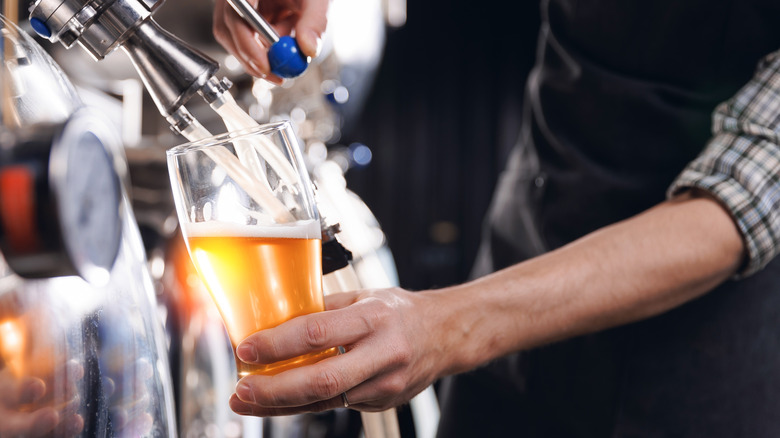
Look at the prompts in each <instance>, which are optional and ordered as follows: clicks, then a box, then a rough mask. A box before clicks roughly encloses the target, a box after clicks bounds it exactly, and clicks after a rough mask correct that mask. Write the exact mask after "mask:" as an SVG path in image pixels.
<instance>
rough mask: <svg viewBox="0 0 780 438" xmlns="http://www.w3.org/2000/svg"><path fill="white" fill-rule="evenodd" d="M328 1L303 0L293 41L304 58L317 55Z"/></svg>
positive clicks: (326, 22)
mask: <svg viewBox="0 0 780 438" xmlns="http://www.w3.org/2000/svg"><path fill="white" fill-rule="evenodd" d="M329 3H330V2H329V0H304V1H303V8H302V10H301V16H300V18H299V19H298V23H297V24H296V25H295V39H296V41H298V46H299V47H300V48H301V51H302V52H303V54H304V55H306V56H311V57H312V58H314V57H316V56H317V55H319V50H320V44H321V42H320V39H321V38H322V34H323V32H325V28H326V27H327V24H328V16H327V14H328V6H329Z"/></svg>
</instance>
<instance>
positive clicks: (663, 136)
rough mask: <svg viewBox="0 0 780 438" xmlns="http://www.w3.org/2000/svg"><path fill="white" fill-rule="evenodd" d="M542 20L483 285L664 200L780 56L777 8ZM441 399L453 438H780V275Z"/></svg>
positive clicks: (597, 11) (552, 352)
mask: <svg viewBox="0 0 780 438" xmlns="http://www.w3.org/2000/svg"><path fill="white" fill-rule="evenodd" d="M542 16H543V20H542V28H541V33H540V44H539V54H538V59H537V65H536V67H535V68H534V71H533V72H532V74H531V76H530V79H529V81H528V87H527V93H526V102H525V107H526V111H525V113H524V118H523V126H522V135H521V139H520V141H519V142H518V145H517V147H516V148H515V150H514V151H513V153H512V155H511V157H510V159H509V163H508V165H507V169H506V171H505V172H504V173H503V174H502V176H501V178H500V180H499V184H498V187H497V191H496V194H495V196H494V199H493V204H492V206H491V210H490V212H489V216H488V219H487V221H486V228H485V234H484V239H483V244H482V247H481V248H480V254H479V256H478V260H477V263H476V266H475V275H484V274H486V273H488V272H491V271H495V270H498V269H501V268H504V267H506V266H509V265H512V264H514V263H517V262H519V261H522V260H525V259H527V258H530V257H533V256H536V255H538V254H540V253H542V252H545V251H548V250H551V249H554V248H557V247H559V246H561V245H564V244H566V243H568V242H571V241H572V240H575V239H577V238H579V237H581V236H583V235H585V234H587V233H589V232H591V231H593V230H596V229H598V228H601V227H603V226H605V225H608V224H611V223H614V222H616V221H619V220H622V219H625V218H628V217H630V216H633V215H635V214H637V213H639V212H641V211H643V210H645V209H647V208H649V207H651V206H653V205H655V204H657V203H659V202H661V201H663V200H664V197H665V191H666V188H667V187H668V186H669V185H670V183H671V182H672V181H673V179H674V178H675V176H676V175H677V174H678V173H679V172H680V171H681V170H682V169H683V167H684V166H685V164H686V163H688V162H689V161H691V160H692V159H693V158H694V157H696V155H698V154H699V153H700V151H701V150H702V148H703V147H704V145H705V143H706V141H707V140H708V138H709V137H710V135H711V133H710V129H711V115H712V111H713V109H714V107H715V106H716V105H717V104H718V103H719V102H721V101H723V100H726V99H727V98H729V97H731V96H732V95H733V94H735V93H736V92H737V91H738V90H739V88H740V87H741V86H742V85H744V84H745V83H746V82H747V81H748V80H749V79H750V77H751V76H752V74H753V73H754V71H755V68H756V65H757V63H758V61H759V59H760V58H761V57H763V56H764V55H766V54H768V53H770V52H772V51H775V50H777V49H780V25H778V24H777V20H778V17H780V2H777V1H770V0H733V1H722V0H707V1H704V0H694V1H681V0H655V1H652V2H650V1H635V0H592V1H585V0H582V1H577V0H549V1H545V2H543V5H542ZM562 275H565V273H562ZM439 394H440V398H441V407H442V418H441V424H440V428H439V436H440V437H458V438H461V437H471V436H475V437H476V436H479V437H505V436H512V437H670V436H671V437H778V436H780V260H775V261H774V262H772V263H770V265H769V266H768V267H767V268H765V269H764V270H762V271H761V272H759V273H758V274H756V275H754V276H752V277H750V278H747V279H744V280H741V281H728V282H726V283H725V284H723V285H722V286H720V287H718V288H717V289H715V290H714V291H712V292H711V293H709V294H707V295H705V296H704V297H702V298H700V299H697V300H695V301H693V302H690V303H688V304H685V305H683V306H681V307H679V308H677V309H674V310H672V311H670V312H667V313H666V314H664V315H661V316H658V317H655V318H651V319H648V320H645V321H641V322H638V323H634V324H629V325H626V326H623V327H619V328H615V329H611V330H606V331H603V332H600V333H597V334H593V335H588V336H582V337H577V338H574V339H570V340H567V341H564V342H559V343H555V344H552V345H548V346H545V347H542V348H538V349H534V350H531V351H525V352H521V353H518V354H514V355H510V356H507V357H504V358H501V359H499V360H496V361H494V362H492V363H490V364H488V365H486V366H484V367H481V368H479V369H477V370H475V371H472V372H469V373H464V374H461V375H458V376H454V377H451V378H447V379H445V380H444V381H443V382H441V385H440V387H439Z"/></svg>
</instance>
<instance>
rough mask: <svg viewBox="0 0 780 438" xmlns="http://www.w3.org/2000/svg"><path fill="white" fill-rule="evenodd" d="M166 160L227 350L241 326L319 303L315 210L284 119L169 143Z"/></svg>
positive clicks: (304, 359) (264, 324) (243, 367)
mask: <svg viewBox="0 0 780 438" xmlns="http://www.w3.org/2000/svg"><path fill="white" fill-rule="evenodd" d="M167 160H168V171H169V174H170V178H171V186H172V188H173V195H174V200H175V203H176V211H177V214H178V217H179V223H180V225H181V230H182V235H183V236H184V239H185V242H186V244H187V249H188V251H189V254H190V258H191V259H192V261H193V263H194V265H195V267H196V269H197V272H198V274H199V276H200V278H201V280H202V281H203V283H204V284H205V285H206V287H207V289H208V290H209V292H210V294H211V296H212V298H213V299H214V302H215V303H216V306H217V308H218V310H219V312H220V314H221V316H222V320H223V322H224V324H225V327H226V328H227V332H228V336H229V338H230V341H231V343H232V345H233V352H234V355H235V348H236V346H237V345H238V343H239V342H241V341H242V340H243V339H244V338H246V337H247V336H248V335H250V334H252V333H254V332H256V331H258V330H262V329H267V328H271V327H274V326H276V325H279V324H281V323H282V322H284V321H287V320H289V319H291V318H293V317H296V316H299V315H303V314H307V313H312V312H317V311H322V310H324V303H323V293H322V247H321V228H320V221H319V214H318V212H317V208H316V205H315V203H314V199H313V192H312V187H311V183H310V181H309V177H308V173H307V172H306V168H305V167H304V165H303V161H302V159H301V155H300V151H299V148H298V144H297V140H296V137H295V135H294V133H293V132H292V129H291V127H290V125H289V123H288V122H280V123H273V124H267V125H261V126H259V127H257V128H252V129H249V130H245V131H237V132H231V133H227V134H223V135H218V136H215V137H209V138H205V139H202V140H199V141H195V142H191V143H187V144H184V145H181V146H177V147H174V148H172V149H170V150H168V151H167ZM335 354H336V349H329V350H326V351H323V352H320V353H317V354H310V355H306V356H301V357H298V358H294V359H290V360H286V361H283V362H278V363H273V364H268V365H259V366H255V365H248V364H246V363H243V362H241V361H240V360H238V359H237V358H236V365H237V371H238V375H239V377H243V376H245V375H247V374H276V373H279V372H281V371H284V370H286V369H289V368H292V367H295V366H298V365H302V364H306V363H313V362H316V361H318V360H320V359H322V358H324V357H328V356H331V355H335Z"/></svg>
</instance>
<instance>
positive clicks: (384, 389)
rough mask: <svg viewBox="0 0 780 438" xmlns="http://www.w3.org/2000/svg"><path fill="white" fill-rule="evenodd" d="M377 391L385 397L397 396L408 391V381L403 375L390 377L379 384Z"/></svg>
mask: <svg viewBox="0 0 780 438" xmlns="http://www.w3.org/2000/svg"><path fill="white" fill-rule="evenodd" d="M377 389H378V390H379V392H380V393H381V394H382V395H383V396H385V397H387V396H391V395H396V394H398V393H400V392H401V391H403V390H404V389H406V379H404V378H403V377H402V376H401V375H393V376H389V377H388V378H386V379H384V380H382V381H381V382H380V383H379V386H378V388H377Z"/></svg>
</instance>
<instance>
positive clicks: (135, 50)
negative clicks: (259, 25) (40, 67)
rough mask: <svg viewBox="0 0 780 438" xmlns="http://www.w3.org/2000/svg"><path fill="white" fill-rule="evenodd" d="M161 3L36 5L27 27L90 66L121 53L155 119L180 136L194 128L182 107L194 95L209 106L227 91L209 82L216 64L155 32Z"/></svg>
mask: <svg viewBox="0 0 780 438" xmlns="http://www.w3.org/2000/svg"><path fill="white" fill-rule="evenodd" d="M161 4H162V0H37V1H36V2H35V3H34V4H33V5H32V7H31V8H30V24H31V25H32V27H33V29H34V30H35V31H36V32H37V33H38V34H39V35H40V36H42V37H44V38H46V39H48V40H50V41H52V42H57V41H59V42H61V43H62V45H63V46H65V47H66V48H71V47H72V46H73V45H74V44H76V43H78V44H79V45H80V46H81V47H82V48H84V49H85V50H86V51H87V52H88V53H89V54H90V55H91V56H92V57H93V58H94V59H95V60H97V61H99V60H101V59H103V58H104V57H105V56H106V55H108V54H109V53H111V52H112V51H114V50H116V49H117V48H120V47H121V48H122V50H123V51H124V52H125V53H126V54H127V56H128V57H129V58H130V60H131V61H132V63H133V66H134V67H135V69H136V71H137V72H138V74H139V75H140V77H141V80H142V81H143V83H144V86H145V87H146V89H147V91H148V92H149V94H150V95H151V97H152V99H153V100H154V103H155V104H156V106H157V108H158V110H159V111H160V114H162V115H163V117H165V118H166V120H168V122H169V123H170V124H171V127H172V128H173V129H174V130H176V131H177V132H179V133H181V132H183V131H185V130H186V129H188V128H189V127H190V126H191V125H193V124H195V123H197V122H196V121H195V120H194V118H193V117H192V115H191V114H190V113H189V111H188V110H187V109H186V108H185V107H184V105H185V104H186V103H187V102H188V101H189V100H190V99H191V98H192V97H193V96H194V95H195V94H200V95H201V96H202V97H203V98H204V99H205V100H206V102H207V103H212V102H213V101H214V100H215V99H217V98H219V96H220V95H221V94H222V93H224V92H225V91H226V90H227V89H228V88H230V86H231V85H232V84H231V83H230V81H228V80H227V79H222V80H218V79H217V78H216V77H214V75H215V73H216V72H217V70H218V69H219V64H218V63H217V62H216V61H215V60H213V59H211V58H210V57H208V56H207V55H205V54H204V53H202V52H201V51H199V50H197V49H195V48H194V47H192V46H191V45H189V44H187V43H186V42H184V41H182V40H181V39H179V38H177V37H176V36H174V35H173V34H171V33H170V32H167V31H166V30H165V29H163V28H162V27H160V25H159V24H157V23H156V22H155V21H154V19H153V18H152V13H153V12H154V11H155V10H156V9H157V7H159V6H160V5H161Z"/></svg>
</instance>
